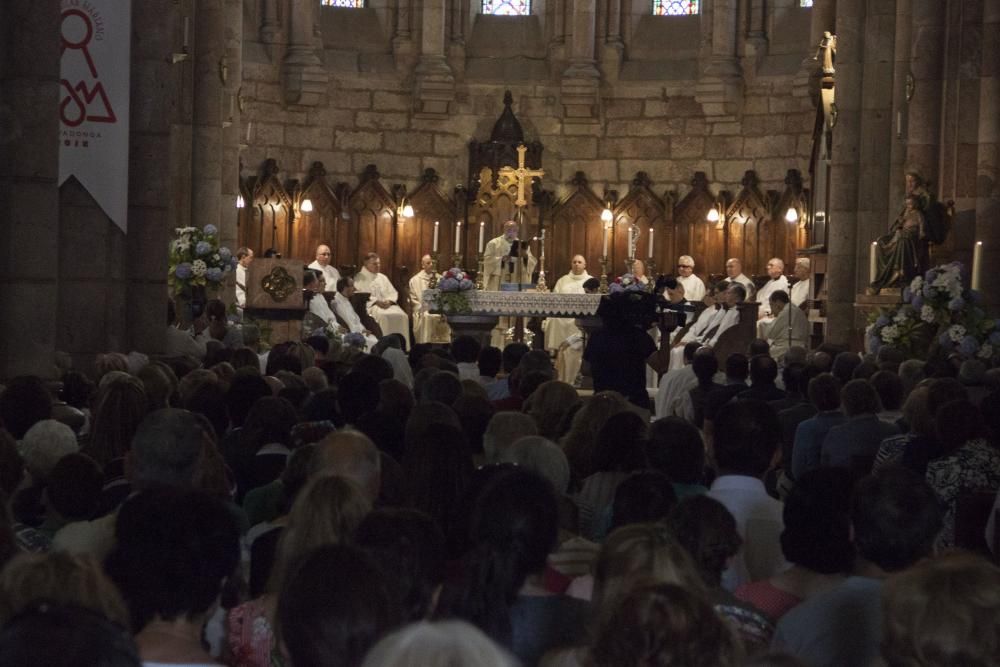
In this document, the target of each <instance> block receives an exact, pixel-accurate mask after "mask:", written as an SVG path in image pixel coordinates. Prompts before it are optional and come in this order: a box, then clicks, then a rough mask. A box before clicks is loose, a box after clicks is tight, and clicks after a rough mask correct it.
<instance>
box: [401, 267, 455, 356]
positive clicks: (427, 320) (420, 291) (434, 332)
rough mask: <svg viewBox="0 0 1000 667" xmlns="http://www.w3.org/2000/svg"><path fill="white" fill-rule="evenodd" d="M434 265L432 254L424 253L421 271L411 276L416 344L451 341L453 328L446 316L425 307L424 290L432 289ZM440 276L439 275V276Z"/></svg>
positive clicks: (411, 299)
mask: <svg viewBox="0 0 1000 667" xmlns="http://www.w3.org/2000/svg"><path fill="white" fill-rule="evenodd" d="M433 266H434V262H433V261H432V260H431V256H430V255H424V256H423V257H421V258H420V271H419V272H418V273H417V274H416V275H415V276H413V277H412V278H410V284H409V286H410V317H411V318H412V319H413V342H414V344H420V343H449V342H451V328H450V327H449V326H448V323H447V322H445V321H444V317H442V316H441V315H436V314H434V313H429V312H427V310H426V309H425V308H424V300H423V296H424V290H428V289H430V284H431V277H433V275H434V271H433V270H432V267H433ZM440 277H441V276H440V275H439V276H438V278H439V279H440Z"/></svg>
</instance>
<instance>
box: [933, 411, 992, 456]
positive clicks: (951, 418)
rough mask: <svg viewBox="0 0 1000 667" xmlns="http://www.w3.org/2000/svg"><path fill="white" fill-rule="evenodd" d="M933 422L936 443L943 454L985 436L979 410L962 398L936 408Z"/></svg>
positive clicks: (984, 428) (984, 427) (984, 426)
mask: <svg viewBox="0 0 1000 667" xmlns="http://www.w3.org/2000/svg"><path fill="white" fill-rule="evenodd" d="M934 421H935V424H936V428H935V435H936V436H937V441H938V442H939V443H940V444H941V449H942V451H943V452H945V453H951V452H954V451H955V450H957V449H958V448H959V447H961V446H962V445H964V444H965V443H967V442H969V441H970V440H975V439H977V438H982V437H985V436H986V425H985V424H984V423H983V415H982V413H981V412H980V411H979V408H977V407H976V406H975V405H973V404H972V403H971V402H970V401H968V400H966V399H963V398H959V399H956V400H954V401H948V402H947V403H945V404H944V405H942V406H941V407H940V408H938V409H937V412H936V413H935V414H934Z"/></svg>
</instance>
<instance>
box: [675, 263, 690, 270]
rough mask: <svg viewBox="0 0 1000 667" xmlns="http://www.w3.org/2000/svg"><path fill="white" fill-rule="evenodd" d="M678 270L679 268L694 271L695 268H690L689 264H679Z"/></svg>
mask: <svg viewBox="0 0 1000 667" xmlns="http://www.w3.org/2000/svg"><path fill="white" fill-rule="evenodd" d="M677 268H678V269H693V268H694V266H689V265H687V264H678V265H677Z"/></svg>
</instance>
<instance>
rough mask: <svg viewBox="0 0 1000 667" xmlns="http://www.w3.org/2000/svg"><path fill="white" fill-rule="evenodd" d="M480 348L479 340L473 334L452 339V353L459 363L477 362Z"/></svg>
mask: <svg viewBox="0 0 1000 667" xmlns="http://www.w3.org/2000/svg"><path fill="white" fill-rule="evenodd" d="M480 349H481V347H480V345H479V341H478V340H476V339H475V338H473V337H472V336H456V337H455V340H453V341H451V354H452V356H453V357H455V361H457V362H459V363H472V364H474V363H476V362H477V361H478V360H479V351H480Z"/></svg>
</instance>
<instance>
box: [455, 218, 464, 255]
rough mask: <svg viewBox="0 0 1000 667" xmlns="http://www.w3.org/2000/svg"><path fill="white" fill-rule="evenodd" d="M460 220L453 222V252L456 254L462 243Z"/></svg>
mask: <svg viewBox="0 0 1000 667" xmlns="http://www.w3.org/2000/svg"><path fill="white" fill-rule="evenodd" d="M461 239H462V221H461V220H459V221H458V222H456V223H455V254H456V255H457V254H458V248H459V246H460V245H461V244H462V240H461Z"/></svg>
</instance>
